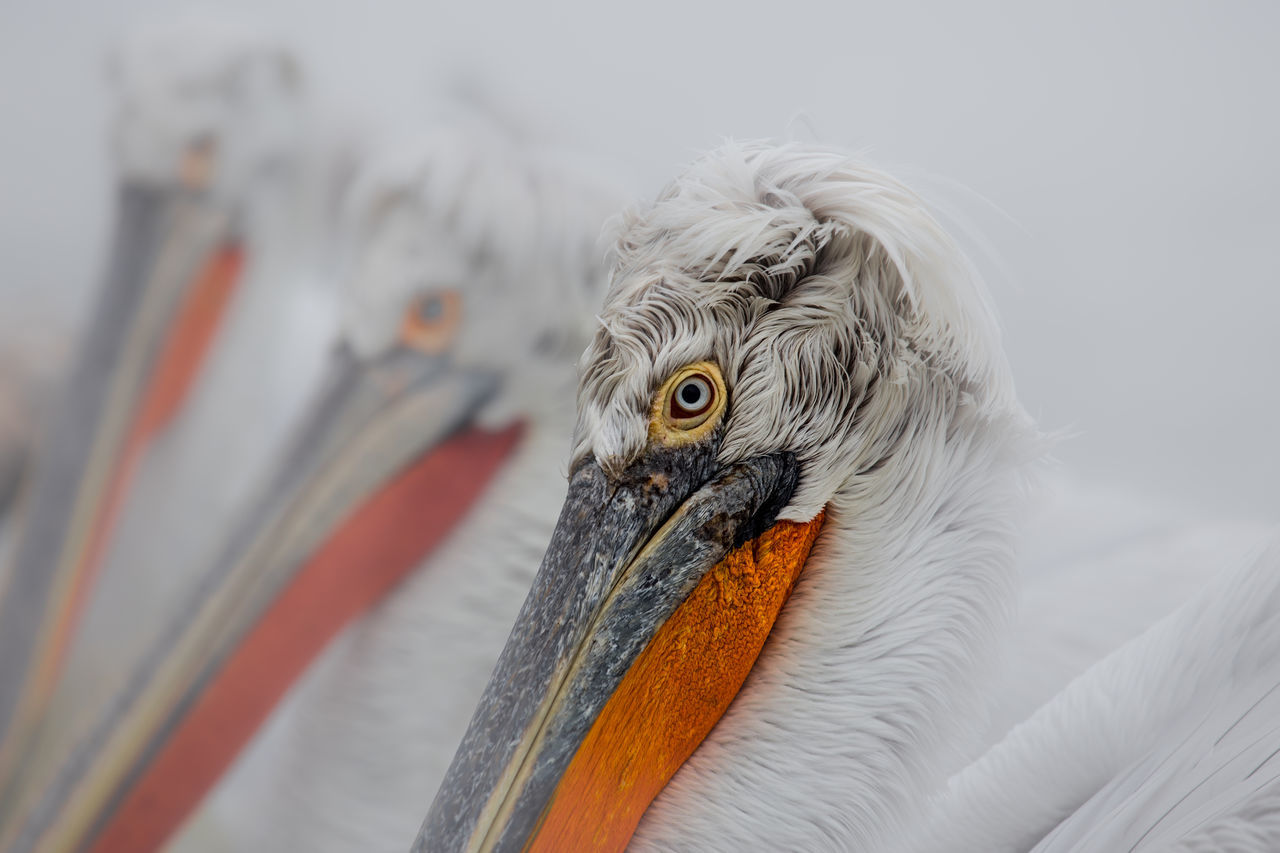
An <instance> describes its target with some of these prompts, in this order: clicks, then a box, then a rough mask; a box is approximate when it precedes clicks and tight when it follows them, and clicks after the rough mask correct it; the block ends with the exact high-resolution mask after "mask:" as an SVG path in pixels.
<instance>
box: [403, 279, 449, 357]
mask: <svg viewBox="0 0 1280 853" xmlns="http://www.w3.org/2000/svg"><path fill="white" fill-rule="evenodd" d="M461 318H462V297H461V296H460V295H459V294H458V293H457V291H453V290H435V291H431V292H429V293H424V294H422V295H420V296H418V297H417V298H415V299H414V300H413V301H412V302H410V303H409V305H408V306H407V307H406V308H405V311H404V317H403V319H402V320H401V321H400V340H401V341H402V342H403V343H405V344H408V345H409V346H411V347H413V348H415V349H419V350H422V351H423V352H426V353H430V354H435V353H438V352H442V351H444V350H445V349H447V348H448V347H449V345H450V344H451V343H453V337H454V335H455V334H456V333H457V331H458V322H459V320H460V319H461Z"/></svg>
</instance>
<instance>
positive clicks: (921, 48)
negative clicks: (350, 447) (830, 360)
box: [0, 0, 1280, 520]
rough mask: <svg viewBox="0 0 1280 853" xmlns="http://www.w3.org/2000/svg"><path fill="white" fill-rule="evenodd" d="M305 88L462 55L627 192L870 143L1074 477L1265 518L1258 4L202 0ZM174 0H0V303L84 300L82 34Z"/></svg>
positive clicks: (1278, 350)
mask: <svg viewBox="0 0 1280 853" xmlns="http://www.w3.org/2000/svg"><path fill="white" fill-rule="evenodd" d="M218 8H219V9H224V10H227V9H229V10H235V11H239V12H240V13H241V14H240V17H243V18H244V19H246V20H249V21H261V22H263V23H264V24H265V25H266V26H267V27H268V28H270V29H273V30H274V31H276V32H279V33H282V34H284V35H285V36H286V38H287V40H288V41H289V42H290V43H291V44H292V45H293V47H294V49H295V50H296V51H297V53H298V56H299V58H300V60H301V65H302V67H303V70H304V72H305V74H306V79H307V81H308V89H309V90H310V92H311V94H312V96H313V97H314V100H316V101H331V102H337V103H338V104H340V105H341V106H342V107H343V108H344V109H345V110H346V111H347V112H348V114H349V115H352V116H355V117H356V120H357V121H358V122H364V123H367V124H368V125H369V126H373V125H379V126H382V127H384V128H394V127H395V126H397V125H403V126H405V127H412V126H415V125H417V124H418V123H419V119H420V118H421V116H422V115H423V114H424V109H425V107H426V105H427V104H428V102H429V101H430V98H431V93H432V92H434V91H437V90H438V89H439V88H440V87H441V85H444V84H447V83H448V82H450V81H453V80H456V79H458V78H459V77H462V78H466V79H473V80H479V81H481V82H482V83H483V84H484V86H485V87H486V88H488V89H489V90H491V91H493V92H496V93H497V94H498V96H499V98H500V99H502V100H504V101H505V102H508V103H511V104H515V105H518V106H519V109H520V110H521V111H522V112H523V113H524V114H525V115H526V117H531V118H532V119H533V120H534V121H535V123H536V124H537V125H538V126H539V130H540V131H541V132H542V135H544V136H546V137H550V138H552V139H559V140H562V141H566V142H570V143H573V144H575V145H577V146H579V147H582V148H585V149H587V150H589V151H593V152H596V153H597V154H598V155H599V156H601V157H602V158H603V159H605V160H606V161H608V162H612V163H615V164H617V166H618V168H619V169H621V170H623V171H625V172H626V173H627V174H629V175H630V176H632V181H631V184H632V186H634V187H635V189H636V190H637V192H638V193H639V194H640V195H642V196H651V195H652V194H653V193H654V192H655V191H656V190H657V189H658V188H659V187H660V186H661V184H662V183H663V182H665V181H666V180H667V179H668V178H670V177H671V176H672V175H673V174H674V173H675V172H676V170H677V169H678V168H679V167H680V166H681V165H682V164H683V163H685V162H687V161H688V160H689V159H691V158H692V157H693V156H695V155H696V154H697V153H698V152H700V151H702V150H704V149H706V148H708V147H711V146H713V145H715V144H717V143H718V142H719V141H720V140H722V139H723V138H725V137H730V136H731V137H736V138H754V137H773V138H797V139H801V140H806V141H819V142H824V143H833V144H839V145H843V146H846V147H851V148H856V149H859V150H863V151H865V152H867V154H868V155H869V157H870V158H871V160H872V161H873V162H875V163H877V164H878V165H880V166H883V167H885V168H887V169H889V170H890V171H892V172H894V173H895V174H897V175H898V176H899V177H902V178H904V179H906V180H907V181H908V182H909V183H912V184H913V185H915V186H917V187H918V188H919V189H921V190H923V191H924V192H925V193H926V195H929V196H930V197H932V198H934V199H936V200H939V201H940V202H942V203H943V206H944V208H945V209H946V211H947V212H948V213H949V214H950V215H951V216H950V220H949V223H950V224H953V225H954V224H955V223H956V222H957V221H958V222H959V223H962V224H964V226H965V227H966V228H968V229H969V230H970V231H971V232H972V233H974V234H979V235H981V238H982V240H981V241H980V243H978V242H974V243H973V245H975V248H984V249H985V254H983V255H980V256H979V257H978V258H977V260H978V263H979V266H980V267H981V268H982V269H983V271H984V272H985V273H986V275H987V278H988V281H989V283H990V285H991V287H992V289H993V291H994V294H995V300H996V304H997V305H998V307H999V310H1000V313H1001V316H1002V318H1003V323H1004V327H1005V335H1006V344H1007V348H1008V351H1009V355H1010V359H1011V361H1012V363H1013V367H1014V371H1015V374H1016V376H1017V378H1018V382H1019V386H1020V390H1021V393H1022V396H1023V399H1024V401H1025V402H1026V404H1027V406H1028V407H1029V408H1030V410H1031V411H1032V413H1033V414H1034V415H1036V416H1037V417H1038V418H1039V419H1040V420H1041V422H1042V423H1043V424H1044V425H1045V426H1046V427H1047V428H1051V429H1067V430H1069V431H1071V432H1072V433H1073V437H1072V438H1071V439H1070V440H1068V441H1065V442H1063V443H1062V444H1061V446H1060V447H1059V450H1058V452H1057V456H1058V458H1059V459H1061V460H1062V461H1063V463H1064V466H1065V467H1066V469H1067V470H1068V471H1069V472H1071V473H1072V474H1074V475H1075V476H1077V477H1078V478H1080V479H1088V480H1090V481H1107V482H1118V483H1122V484H1127V485H1129V486H1132V487H1133V488H1136V489H1140V490H1144V491H1147V492H1151V493H1153V494H1155V495H1158V497H1159V498H1160V499H1161V500H1163V501H1168V502H1173V503H1181V504H1186V505H1191V506H1194V507H1197V508H1199V509H1201V510H1203V511H1204V513H1205V514H1207V515H1215V516H1217V515H1237V516H1240V515H1244V516H1253V517H1259V518H1263V519H1271V520H1275V519H1277V518H1280V489H1277V488H1276V487H1275V483H1276V482H1277V481H1280V454H1278V453H1277V452H1276V451H1275V449H1274V445H1275V439H1276V435H1277V432H1278V430H1277V427H1278V425H1280V402H1278V401H1280V391H1277V388H1276V385H1277V383H1276V373H1277V370H1276V364H1277V361H1278V360H1280V358H1278V357H1280V343H1278V342H1277V334H1276V329H1275V318H1276V316H1277V314H1278V313H1280V288H1278V287H1277V284H1280V281H1278V279H1280V276H1278V275H1277V272H1276V270H1277V260H1278V257H1277V256H1278V255H1280V250H1278V249H1277V239H1276V231H1277V226H1278V225H1280V214H1278V213H1277V206H1276V199H1277V196H1278V195H1280V164H1278V161H1277V157H1278V156H1280V116H1278V114H1277V113H1278V110H1277V103H1278V102H1280V91H1278V89H1280V87H1278V86H1277V82H1278V81H1280V51H1278V50H1277V47H1276V46H1277V36H1280V4H1275V3H1264V2H1258V3H1236V4H1222V3H1218V4H1210V3H1202V4H1191V3H1156V2H1150V3H1132V4H1115V3H1070V4H1061V5H1060V6H1059V7H1058V8H1054V9H1046V8H1035V9H1033V8H1030V6H1029V4H1016V3H1009V4H995V3H978V4H974V3H968V4H963V7H962V6H961V4H950V3H942V2H938V3H930V4H921V3H896V2H895V3H883V4H878V5H874V6H872V5H863V4H858V3H852V2H844V3H834V2H832V3H805V2H787V3H782V2H778V3H761V2H754V3H724V4H717V5H699V4H693V3H689V2H671V1H670V0H662V1H661V2H641V3H630V4H625V5H624V4H613V5H610V4H604V3H599V2H592V0H572V2H555V3H522V2H509V3H479V2H476V3H464V2H454V3H447V4H446V3H434V2H423V1H422V0H413V1H412V2H411V1H410V0H394V2H392V0H383V2H372V3H370V2H364V3H360V2H336V1H335V0H326V1H325V2H317V0H274V2H262V0H258V2H247V0H237V2H224V3H221V4H219V7H218ZM173 9H174V4H173V3H171V2H144V0H111V2H107V0H99V2H88V0H85V2H66V0H60V1H58V2H50V1H49V0H41V2H33V0H23V2H15V0H4V2H2V3H0V81H2V82H0V265H2V266H3V269H4V270H5V274H4V276H3V277H2V278H0V314H2V315H3V318H2V319H3V320H4V322H3V323H2V324H0V330H5V329H12V328H14V327H21V328H25V329H28V330H31V329H35V330H39V331H41V332H42V331H43V330H44V329H46V328H47V329H49V330H50V334H52V333H53V332H54V331H56V330H65V329H70V328H74V327H75V326H76V325H77V324H79V323H80V322H82V321H83V320H84V319H85V318H84V317H83V311H84V307H85V305H86V298H87V296H88V294H89V293H90V289H91V288H93V287H96V286H97V285H98V277H99V269H100V267H101V265H102V263H103V261H104V252H105V243H106V239H107V236H108V234H107V229H108V224H109V222H108V218H109V214H110V199H111V196H110V192H111V180H112V170H111V162H110V159H109V157H108V152H107V149H106V132H105V123H106V117H107V110H108V101H107V93H108V90H107V86H106V85H105V83H104V80H103V68H104V64H105V63H104V56H105V55H106V52H107V49H108V47H109V45H111V44H112V43H113V42H114V41H116V40H117V39H118V38H119V36H120V35H121V34H123V33H125V32H127V31H128V30H129V28H130V27H131V26H132V25H135V24H138V23H143V22H145V21H146V20H147V19H148V18H149V17H150V16H153V15H166V16H167V15H170V14H171V13H172V11H173Z"/></svg>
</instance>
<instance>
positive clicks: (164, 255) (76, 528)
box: [0, 34, 292, 765]
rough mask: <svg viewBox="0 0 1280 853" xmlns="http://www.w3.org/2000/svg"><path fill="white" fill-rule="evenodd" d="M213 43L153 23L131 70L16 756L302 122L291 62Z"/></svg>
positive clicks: (40, 557)
mask: <svg viewBox="0 0 1280 853" xmlns="http://www.w3.org/2000/svg"><path fill="white" fill-rule="evenodd" d="M207 46H208V43H207V42H206V41H190V40H187V41H180V40H175V39H171V38H169V34H165V36H164V37H161V38H156V37H152V36H148V37H147V38H145V39H143V40H141V41H140V43H138V44H136V45H133V46H132V49H130V50H128V51H126V52H125V53H124V55H123V58H122V60H123V61H122V62H121V63H119V65H118V66H117V68H116V75H117V78H118V82H119V83H120V86H121V89H122V90H123V92H122V96H121V98H120V103H119V110H118V112H117V115H116V121H115V124H114V131H115V143H116V145H115V147H116V154H117V161H118V166H119V170H120V172H119V175H120V177H119V180H120V188H119V201H118V208H117V214H116V234H115V238H114V246H113V249H112V252H111V255H112V259H111V263H110V268H109V272H108V274H107V278H106V281H105V283H104V286H103V288H102V290H101V292H100V293H99V295H98V297H97V305H96V307H95V309H94V311H93V313H92V314H91V320H90V322H89V327H88V331H87V334H86V336H85V339H84V341H83V342H82V345H81V347H80V352H79V355H78V358H77V360H76V362H75V365H74V368H73V370H72V375H71V377H70V381H69V384H68V386H67V388H66V389H65V395H64V398H63V401H62V405H61V407H60V409H59V410H58V412H57V413H56V418H55V420H54V421H53V425H52V430H51V433H50V435H49V436H48V437H47V439H46V441H45V442H44V443H43V446H42V448H41V450H40V457H39V464H38V466H37V468H36V472H35V481H34V482H33V484H32V489H31V494H30V498H29V500H28V501H27V502H26V513H25V518H24V520H23V528H22V532H21V538H20V541H19V542H18V544H17V550H16V554H15V559H14V561H13V563H12V564H11V565H10V566H9V568H8V572H7V575H6V584H5V587H4V597H3V600H2V601H0V731H3V732H7V736H6V738H5V741H4V745H3V748H0V765H3V764H4V763H5V759H8V760H10V761H11V760H13V758H14V751H15V749H16V748H17V744H18V742H19V741H21V740H23V739H24V736H23V733H24V732H25V731H26V726H27V724H28V723H29V722H30V721H31V720H32V719H33V718H34V716H36V715H38V713H39V711H40V709H41V708H42V707H43V704H44V701H45V699H46V698H47V696H48V693H49V691H50V689H51V688H52V685H53V683H54V680H55V677H56V674H57V671H58V668H59V663H60V661H61V659H62V658H63V656H64V653H65V650H66V647H67V643H68V640H69V638H70V636H71V631H72V627H73V625H74V623H75V621H76V618H77V616H78V614H79V612H80V609H81V607H82V604H83V602H84V600H85V596H86V592H87V586H88V583H89V581H90V580H91V577H92V574H93V572H94V569H95V567H96V565H97V564H98V563H99V561H100V559H101V556H102V552H103V550H104V547H105V545H106V542H107V539H108V535H109V530H110V528H111V526H112V523H113V521H114V519H115V517H116V515H117V513H118V512H119V510H120V508H121V506H122V503H123V500H124V497H125V493H126V491H127V489H128V485H129V481H130V479H131V478H132V475H133V472H134V470H135V468H136V465H137V462H138V460H139V459H140V457H141V454H142V451H143V450H144V448H145V447H146V445H147V444H148V443H149V442H150V441H151V440H152V439H153V438H154V437H155V435H156V434H157V433H159V432H160V431H161V430H163V429H164V428H165V427H166V426H167V425H168V424H169V422H170V421H172V419H173V418H174V417H175V415H176V414H177V413H178V411H179V410H180V409H181V407H182V405H183V403H184V400H185V399H186V396H187V393H188V391H189V389H190V387H191V385H192V383H193V380H194V378H195V376H196V375H197V373H198V372H199V369H200V366H201V363H202V361H203V358H204V355H205V352H206V350H207V348H208V346H209V344H210V342H211V341H212V340H213V338H214V335H215V333H216V330H217V328H218V326H219V324H220V321H221V319H222V316H223V313H224V310H225V308H226V305H227V304H228V302H229V300H230V298H231V295H232V293H233V292H234V290H235V288H236V285H237V282H238V279H239V277H240V272H241V269H242V268H243V266H244V263H245V247H244V240H243V231H242V229H241V228H240V227H239V226H238V224H237V222H236V218H237V216H238V215H240V214H241V211H240V210H238V209H237V208H238V205H237V202H238V201H239V200H240V199H239V198H238V195H239V193H241V192H242V191H243V188H244V187H245V186H246V185H247V184H248V183H249V182H252V181H255V180H257V179H258V178H259V177H260V175H261V169H262V168H263V166H264V164H265V163H269V162H270V160H271V158H272V157H273V156H274V155H276V154H278V153H279V151H278V148H279V138H278V137H279V136H280V134H281V132H282V128H284V129H287V128H289V126H290V119H289V116H288V108H287V105H288V102H289V98H288V95H287V92H288V89H289V88H290V87H291V86H292V81H291V77H290V75H291V71H290V69H288V68H286V67H285V66H283V65H281V64H279V62H278V60H277V58H276V57H274V56H271V57H269V56H267V55H266V54H265V53H263V52H258V53H255V54H252V55H251V56H244V55H237V56H229V55H228V53H227V52H226V51H223V50H221V46H219V45H214V46H213V50H212V51H209V50H201V48H202V47H207ZM211 66H212V67H211ZM203 83H212V85H209V86H204V87H202V86H201V85H200V84H203ZM249 126H252V130H251V131H247V132H241V133H238V134H237V133H228V130H229V129H230V128H237V129H244V128H247V127H249ZM285 132H287V130H286V131H285Z"/></svg>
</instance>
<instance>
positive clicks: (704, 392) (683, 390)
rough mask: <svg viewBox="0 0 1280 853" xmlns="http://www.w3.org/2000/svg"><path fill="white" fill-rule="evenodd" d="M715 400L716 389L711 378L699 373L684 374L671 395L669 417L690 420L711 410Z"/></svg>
mask: <svg viewBox="0 0 1280 853" xmlns="http://www.w3.org/2000/svg"><path fill="white" fill-rule="evenodd" d="M715 401H716V390H715V387H714V386H712V384H711V380H710V379H709V378H707V377H706V376H703V375H702V374H701V373H695V374H693V375H692V376H686V377H685V378H684V379H682V380H680V384H679V385H677V386H676V392H675V393H674V394H672V395H671V419H672V420H673V421H675V420H691V419H693V418H699V417H701V416H702V415H705V414H706V413H707V412H709V411H711V404H712V403H714V402H715Z"/></svg>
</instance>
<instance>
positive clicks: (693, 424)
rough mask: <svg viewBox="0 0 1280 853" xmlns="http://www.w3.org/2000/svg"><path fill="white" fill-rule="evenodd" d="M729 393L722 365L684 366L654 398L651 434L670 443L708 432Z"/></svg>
mask: <svg viewBox="0 0 1280 853" xmlns="http://www.w3.org/2000/svg"><path fill="white" fill-rule="evenodd" d="M727 397H728V394H727V392H726V390H725V387H724V379H723V378H722V377H721V375H720V368H718V367H717V366H716V365H715V364H713V363H712V362H709V361H701V362H698V363H697V364H691V365H689V366H687V367H682V368H681V369H680V370H677V371H676V372H675V373H674V374H672V376H671V378H670V379H668V380H667V381H666V383H665V384H664V385H663V387H662V390H661V391H660V392H659V394H658V399H657V400H656V401H655V402H656V403H657V405H658V406H660V407H661V408H659V409H658V410H657V411H655V412H654V417H653V419H652V422H651V426H650V434H651V435H653V436H654V437H655V438H660V439H661V440H663V441H666V442H668V443H672V442H674V443H682V442H685V441H693V440H696V439H698V438H701V437H702V436H703V435H706V434H707V433H708V432H710V431H711V429H712V428H713V427H714V426H715V425H716V423H717V422H718V421H717V416H718V415H719V414H720V413H721V412H723V411H724V408H725V403H726V402H727Z"/></svg>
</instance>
